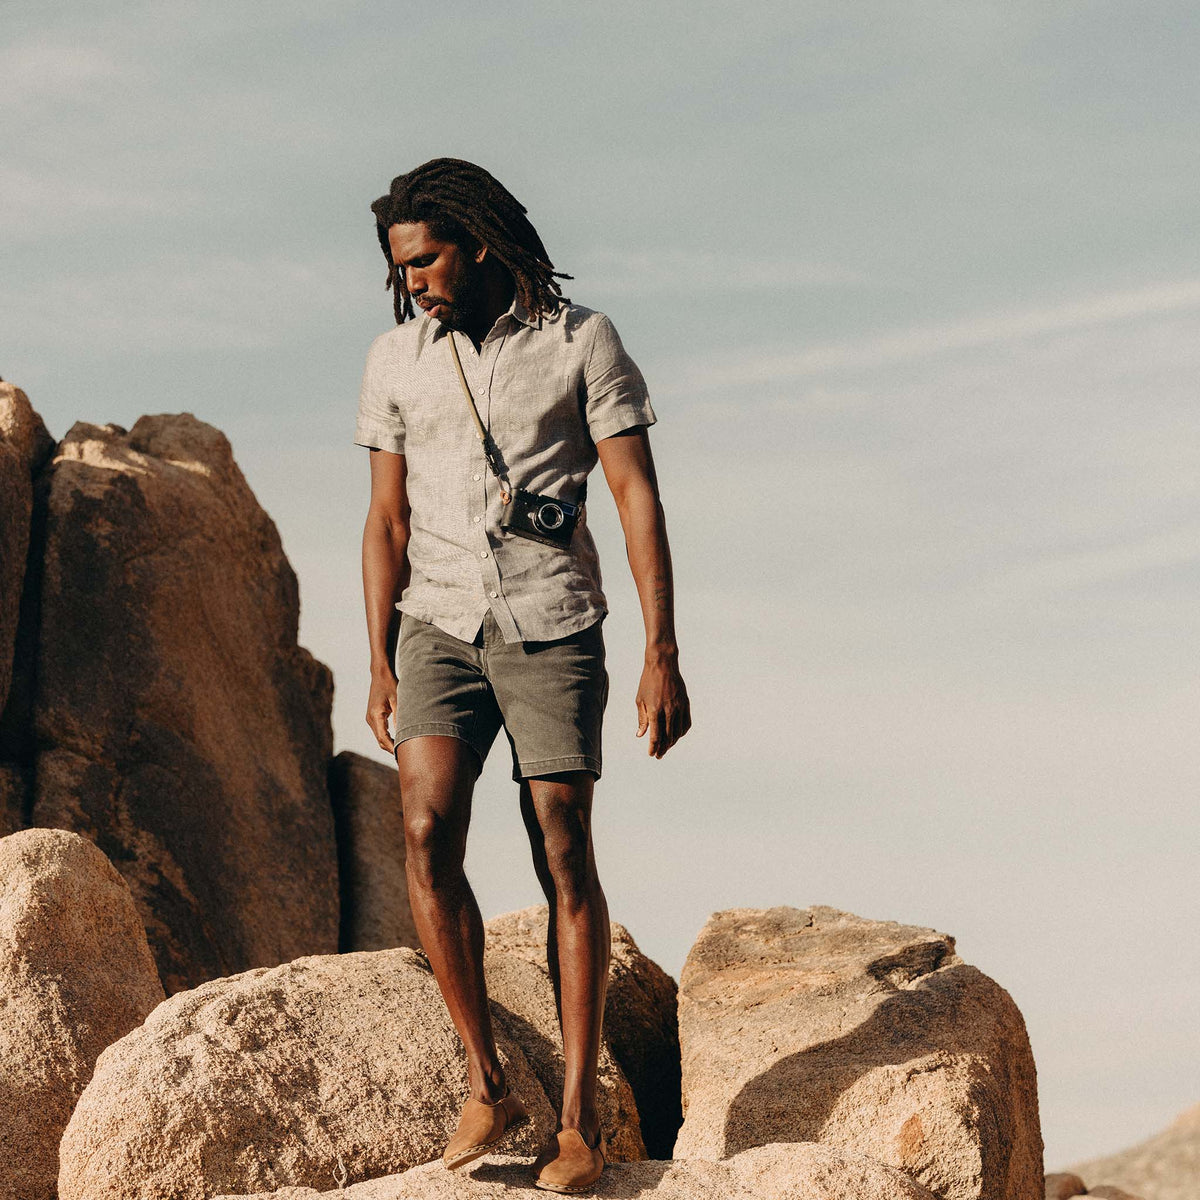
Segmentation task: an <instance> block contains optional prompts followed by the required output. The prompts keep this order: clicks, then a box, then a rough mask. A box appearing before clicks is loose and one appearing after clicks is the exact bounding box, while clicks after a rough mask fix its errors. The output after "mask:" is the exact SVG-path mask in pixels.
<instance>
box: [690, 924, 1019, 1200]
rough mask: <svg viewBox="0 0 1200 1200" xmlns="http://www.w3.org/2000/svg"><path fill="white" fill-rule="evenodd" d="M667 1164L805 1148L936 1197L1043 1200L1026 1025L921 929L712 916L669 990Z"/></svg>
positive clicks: (990, 985)
mask: <svg viewBox="0 0 1200 1200" xmlns="http://www.w3.org/2000/svg"><path fill="white" fill-rule="evenodd" d="M679 1011H680V1039H681V1042H682V1048H683V1106H684V1122H683V1127H682V1129H681V1130H680V1132H679V1138H678V1140H677V1142H676V1145H675V1157H677V1158H697V1157H699V1158H711V1159H719V1158H725V1157H727V1156H728V1155H731V1154H736V1153H738V1152H739V1151H741V1150H744V1149H746V1148H748V1147H750V1146H755V1145H763V1144H765V1143H769V1142H798V1141H805V1142H808V1141H813V1142H820V1143H822V1144H823V1145H826V1146H830V1147H837V1148H840V1149H844V1150H850V1151H854V1152H856V1153H859V1154H862V1155H866V1156H868V1157H870V1158H874V1159H876V1160H878V1161H879V1162H882V1163H887V1164H889V1165H891V1166H894V1167H896V1168H898V1169H901V1170H904V1171H906V1172H907V1173H908V1174H910V1175H911V1176H912V1177H913V1178H914V1179H916V1180H917V1181H919V1182H920V1183H921V1184H922V1185H923V1186H925V1187H927V1188H928V1189H929V1190H930V1191H932V1192H934V1193H935V1194H936V1195H938V1196H939V1197H942V1198H943V1200H1041V1197H1042V1196H1043V1171H1042V1141H1041V1132H1040V1128H1039V1123H1038V1110H1037V1089H1036V1078H1035V1072H1034V1064H1033V1057H1032V1054H1031V1052H1030V1048H1029V1040H1028V1037H1027V1036H1026V1031H1025V1024H1024V1021H1023V1020H1022V1017H1021V1014H1020V1012H1019V1011H1018V1009H1017V1007H1016V1005H1015V1004H1014V1003H1013V1001H1012V999H1011V997H1010V996H1009V995H1008V993H1007V992H1005V991H1004V989H1003V988H1001V987H999V986H998V985H997V984H996V983H994V982H993V981H992V980H991V979H989V978H988V977H987V976H986V975H984V974H983V973H982V972H980V971H978V970H977V969H976V968H974V967H971V966H968V965H967V964H966V963H964V962H963V961H962V959H960V958H959V957H958V956H957V955H956V954H955V953H954V939H953V938H950V937H947V936H946V935H945V934H941V933H937V932H936V931H934V930H932V929H923V928H918V927H915V926H909V925H898V924H895V923H893V922H881V921H869V920H864V919H863V918H861V917H856V916H853V915H852V914H850V913H845V912H839V911H838V910H836V909H832V908H824V907H816V908H811V909H804V910H801V909H795V908H771V909H766V910H761V909H747V908H741V909H730V910H727V911H725V912H719V913H715V914H714V915H713V916H712V917H710V918H709V921H708V923H707V925H706V926H705V927H704V929H703V930H702V931H701V933H700V936H699V938H698V940H697V942H696V944H695V945H694V946H693V948H692V950H691V953H690V954H689V955H688V959H687V962H686V964H685V965H684V968H683V972H682V977H681V979H680V993H679Z"/></svg>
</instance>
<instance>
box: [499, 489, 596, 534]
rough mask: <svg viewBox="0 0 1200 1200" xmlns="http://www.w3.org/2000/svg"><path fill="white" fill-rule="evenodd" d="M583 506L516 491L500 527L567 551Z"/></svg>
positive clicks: (568, 501) (519, 490)
mask: <svg viewBox="0 0 1200 1200" xmlns="http://www.w3.org/2000/svg"><path fill="white" fill-rule="evenodd" d="M582 507H583V505H582V504H573V503H572V502H571V501H570V500H556V499H555V498H554V497H553V496H542V495H539V494H538V493H537V492H527V491H526V490H525V489H524V488H516V489H514V491H513V495H512V500H510V501H509V503H508V504H506V505H505V506H504V512H503V515H502V516H501V518H500V528H501V529H507V530H508V532H509V533H515V534H518V535H519V536H521V537H526V538H530V539H532V540H533V541H535V542H542V543H543V544H544V545H547V546H561V547H562V548H563V549H565V548H566V547H567V546H569V545H570V544H571V537H572V535H573V534H574V533H575V524H576V522H577V521H578V519H579V510H580V509H581V508H582Z"/></svg>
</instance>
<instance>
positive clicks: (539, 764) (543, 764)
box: [513, 754, 600, 783]
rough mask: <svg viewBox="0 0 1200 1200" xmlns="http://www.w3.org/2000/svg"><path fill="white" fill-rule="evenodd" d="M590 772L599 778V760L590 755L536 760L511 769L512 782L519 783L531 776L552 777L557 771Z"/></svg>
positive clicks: (569, 755) (566, 755)
mask: <svg viewBox="0 0 1200 1200" xmlns="http://www.w3.org/2000/svg"><path fill="white" fill-rule="evenodd" d="M580 770H582V771H591V773H592V774H593V775H595V776H596V778H597V779H599V778H600V760H599V759H598V758H594V757H593V756H592V755H590V754H565V755H563V756H562V757H560V758H536V759H534V760H533V761H532V762H522V763H519V764H518V765H517V766H515V767H514V768H513V782H515V783H520V782H521V780H522V779H528V778H529V776H531V775H554V774H556V773H558V772H559V771H580Z"/></svg>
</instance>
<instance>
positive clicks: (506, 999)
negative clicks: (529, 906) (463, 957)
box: [483, 948, 646, 1162]
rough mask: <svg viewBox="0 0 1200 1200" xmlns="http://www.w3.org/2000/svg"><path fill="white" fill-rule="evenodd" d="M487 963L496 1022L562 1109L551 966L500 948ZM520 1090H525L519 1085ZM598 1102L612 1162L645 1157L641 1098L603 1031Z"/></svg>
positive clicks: (488, 955)
mask: <svg viewBox="0 0 1200 1200" xmlns="http://www.w3.org/2000/svg"><path fill="white" fill-rule="evenodd" d="M483 966H484V974H485V976H486V979H487V990H488V997H489V999H490V1000H491V1002H492V1011H493V1022H494V1023H495V1024H497V1025H499V1026H501V1027H503V1029H504V1032H505V1033H506V1035H507V1036H508V1037H509V1038H510V1039H511V1040H512V1041H514V1042H515V1043H516V1044H517V1045H519V1046H520V1047H521V1050H522V1051H523V1052H524V1055H525V1059H526V1061H527V1062H528V1063H529V1068H530V1070H531V1071H532V1072H533V1073H534V1074H535V1075H536V1076H537V1078H538V1081H539V1083H540V1084H541V1086H542V1088H543V1090H544V1091H545V1094H546V1097H547V1099H548V1100H549V1101H550V1104H551V1105H552V1106H553V1107H554V1109H555V1111H556V1112H557V1111H559V1110H561V1108H562V1094H563V1080H564V1077H565V1071H566V1063H565V1061H564V1059H563V1051H562V1033H561V1031H560V1029H559V1025H558V1010H557V1009H556V1007H555V1003H554V985H553V983H552V981H551V978H550V972H549V971H548V970H547V968H546V967H545V965H542V966H538V965H537V964H536V963H533V962H529V961H527V960H526V959H524V958H521V957H519V956H517V955H515V954H509V953H506V952H505V951H504V950H500V949H494V948H487V949H485V952H484V960H483ZM514 1090H515V1091H517V1092H518V1094H520V1089H518V1088H516V1087H515V1085H514ZM522 1099H524V1096H523V1095H522ZM596 1104H597V1107H598V1108H599V1111H600V1121H601V1123H602V1125H603V1126H604V1131H605V1133H606V1135H607V1137H608V1147H609V1159H610V1161H613V1162H632V1161H635V1160H638V1159H644V1158H645V1157H646V1147H645V1144H644V1143H643V1142H642V1134H641V1128H640V1125H639V1122H638V1110H637V1102H636V1101H635V1100H634V1097H633V1091H632V1089H631V1088H630V1086H629V1082H628V1080H626V1078H625V1075H624V1073H623V1072H622V1071H621V1068H620V1067H619V1066H617V1063H616V1061H615V1060H614V1059H613V1056H612V1053H611V1051H610V1049H609V1046H608V1039H607V1038H606V1037H604V1035H603V1034H601V1042H600V1055H599V1060H598V1062H597V1067H596Z"/></svg>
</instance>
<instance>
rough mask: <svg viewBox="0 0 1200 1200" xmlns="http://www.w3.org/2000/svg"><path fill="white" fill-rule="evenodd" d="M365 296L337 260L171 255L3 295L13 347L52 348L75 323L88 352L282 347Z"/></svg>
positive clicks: (76, 339)
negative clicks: (67, 326)
mask: <svg viewBox="0 0 1200 1200" xmlns="http://www.w3.org/2000/svg"><path fill="white" fill-rule="evenodd" d="M360 299H361V280H359V279H358V278H357V276H355V274H354V270H353V267H352V265H350V264H348V263H347V262H346V261H345V260H344V259H342V258H339V257H338V256H336V255H330V256H322V257H319V258H316V259H311V260H306V261H304V262H297V261H294V260H291V259H288V258H286V257H283V256H280V255H264V256H263V257H261V258H244V257H238V256H236V255H230V254H207V255H205V256H203V257H200V258H196V257H192V256H188V255H183V254H178V253H172V254H167V255H162V256H160V257H158V258H156V259H154V260H153V261H151V262H147V263H140V264H137V265H134V266H130V267H128V268H124V269H120V270H116V271H111V272H106V273H97V274H94V275H90V276H88V275H81V274H78V273H76V274H73V275H71V276H66V275H63V276H60V277H58V278H56V279H53V280H50V281H48V282H46V283H45V284H43V285H41V286H40V287H35V288H33V289H31V290H30V291H27V292H25V293H22V294H20V295H17V294H15V293H13V292H0V305H2V306H3V307H4V308H5V309H6V310H7V311H8V312H10V313H12V314H13V317H12V318H10V320H9V329H8V333H9V335H10V336H11V337H12V338H13V339H14V340H16V339H20V340H21V341H23V342H25V343H26V344H27V345H28V344H32V345H38V346H47V347H49V348H51V349H54V348H56V347H58V346H59V345H61V343H62V337H63V333H62V331H63V328H64V322H65V321H67V320H68V319H69V321H70V328H71V339H72V342H73V343H74V344H75V345H76V346H78V347H80V348H82V349H87V350H92V351H94V350H104V349H106V348H108V349H111V347H113V346H119V347H120V348H121V350H122V352H128V351H130V350H136V351H138V352H140V353H158V352H162V351H164V350H165V351H169V352H175V351H180V350H194V349H221V348H224V349H266V348H270V347H275V346H279V345H282V344H286V343H288V342H289V340H290V339H294V338H295V337H296V336H297V335H298V334H297V331H298V330H303V329H309V328H312V326H313V324H314V323H316V322H320V321H328V319H329V317H330V315H331V314H333V313H338V312H343V311H345V310H346V308H347V307H348V306H350V305H352V304H354V303H355V302H357V301H359V300H360Z"/></svg>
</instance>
